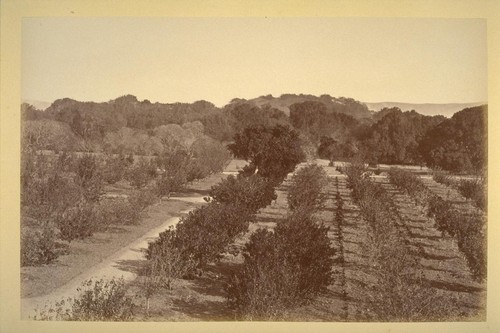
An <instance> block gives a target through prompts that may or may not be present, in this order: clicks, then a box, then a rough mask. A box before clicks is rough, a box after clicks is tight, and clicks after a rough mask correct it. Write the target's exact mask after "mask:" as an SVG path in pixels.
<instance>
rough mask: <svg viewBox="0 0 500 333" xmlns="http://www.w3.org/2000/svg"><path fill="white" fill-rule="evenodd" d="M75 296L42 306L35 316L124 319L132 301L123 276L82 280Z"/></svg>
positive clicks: (76, 319)
mask: <svg viewBox="0 0 500 333" xmlns="http://www.w3.org/2000/svg"><path fill="white" fill-rule="evenodd" d="M77 292H78V293H79V294H78V296H76V297H75V298H68V299H67V300H64V299H63V300H61V301H59V302H56V303H55V304H54V305H50V306H46V307H45V309H42V310H41V311H39V312H38V314H37V315H36V316H35V318H34V319H35V320H68V321H125V320H130V319H131V318H132V315H133V308H134V304H133V302H132V299H131V298H130V297H129V296H127V295H126V286H125V281H124V280H123V278H121V279H114V278H113V279H111V280H105V279H100V280H97V279H96V280H93V279H90V280H86V281H84V282H83V283H82V285H81V287H79V288H77Z"/></svg>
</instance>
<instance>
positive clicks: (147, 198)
mask: <svg viewBox="0 0 500 333" xmlns="http://www.w3.org/2000/svg"><path fill="white" fill-rule="evenodd" d="M157 201H158V196H157V195H156V193H154V192H153V191H150V190H140V191H135V192H133V193H132V194H130V195H129V197H128V203H129V204H130V206H131V207H134V208H135V209H138V210H139V211H141V210H144V209H145V208H146V207H148V206H150V205H152V204H154V203H155V202H157Z"/></svg>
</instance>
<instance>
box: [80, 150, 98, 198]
mask: <svg viewBox="0 0 500 333" xmlns="http://www.w3.org/2000/svg"><path fill="white" fill-rule="evenodd" d="M75 181H76V183H77V184H78V185H79V186H80V187H81V188H82V189H83V195H84V197H85V199H86V200H88V201H91V202H97V201H99V199H100V197H101V194H102V193H103V191H104V185H103V180H102V174H101V172H100V170H99V165H98V163H97V159H96V158H95V157H94V156H92V155H90V154H85V155H83V156H82V157H80V158H78V159H77V160H76V177H75Z"/></svg>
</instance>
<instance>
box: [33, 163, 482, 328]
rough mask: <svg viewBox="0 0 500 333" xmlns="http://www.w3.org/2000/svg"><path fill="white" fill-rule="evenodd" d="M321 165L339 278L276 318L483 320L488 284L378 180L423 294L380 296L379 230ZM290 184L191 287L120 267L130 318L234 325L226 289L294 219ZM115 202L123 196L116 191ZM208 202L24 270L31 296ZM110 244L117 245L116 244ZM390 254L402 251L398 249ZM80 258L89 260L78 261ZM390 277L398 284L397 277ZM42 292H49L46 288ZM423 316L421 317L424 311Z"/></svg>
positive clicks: (141, 264) (174, 209)
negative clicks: (282, 224)
mask: <svg viewBox="0 0 500 333" xmlns="http://www.w3.org/2000/svg"><path fill="white" fill-rule="evenodd" d="M317 163H318V164H319V165H321V166H322V168H323V169H324V170H325V171H326V174H327V176H328V182H327V184H326V186H324V188H323V194H324V195H325V197H326V201H325V204H324V206H323V207H321V208H320V209H319V210H318V211H317V212H316V213H315V214H314V215H315V218H316V220H317V221H318V222H320V223H323V224H324V225H326V226H327V227H328V228H329V231H328V238H329V239H330V244H331V246H332V247H333V248H334V250H335V254H334V264H333V266H332V275H333V279H332V283H331V284H330V285H329V286H328V287H327V290H326V291H325V292H323V293H321V294H320V295H319V296H317V297H315V298H313V299H310V300H309V302H308V303H307V304H306V305H302V306H299V307H295V308H291V309H289V310H287V311H286V312H285V314H284V315H282V316H281V317H280V318H279V319H278V320H285V321H330V322H339V321H348V322H352V321H386V320H395V319H394V318H399V317H394V316H392V317H391V313H387V311H386V312H384V313H382V312H381V310H380V308H379V307H380V304H389V303H391V304H392V303H394V304H396V303H397V302H401V301H402V302H403V303H404V302H406V305H408V307H409V308H410V310H409V311H410V312H411V311H413V312H417V316H416V317H415V318H418V319H417V320H421V321H454V320H460V321H481V320H484V319H485V313H486V311H485V310H486V308H485V301H486V290H485V283H481V282H477V281H476V280H474V278H473V276H472V275H471V272H470V270H469V268H468V266H467V262H466V259H465V258H464V255H463V254H462V253H461V252H460V251H459V249H458V246H457V243H456V240H454V239H453V238H451V237H449V236H445V235H442V234H441V232H440V231H438V230H437V229H436V227H435V224H434V221H433V220H432V219H430V218H428V217H427V216H426V212H425V209H424V208H423V207H421V206H419V205H418V204H416V203H415V200H414V199H413V198H412V197H410V196H409V195H407V194H404V193H402V192H401V191H400V190H398V189H397V188H396V187H395V186H394V185H393V184H391V183H390V182H389V180H388V178H387V177H386V176H375V177H371V181H372V182H373V183H375V184H380V185H381V186H382V188H383V189H384V191H385V192H386V193H387V194H388V198H390V203H389V204H390V207H391V210H392V212H393V213H394V216H395V217H396V218H395V221H396V222H395V229H396V231H395V235H397V237H399V241H400V243H398V244H402V246H404V247H406V248H408V249H409V257H408V260H409V261H411V267H412V269H413V270H414V271H415V272H418V276H419V278H418V279H419V281H418V285H419V286H420V287H421V289H417V295H413V296H412V295H410V296H411V299H410V298H409V299H401V296H400V295H392V294H390V293H389V294H388V293H386V294H383V293H381V291H380V288H379V287H380V286H379V284H380V282H381V280H380V278H381V276H385V275H383V274H382V275H381V272H380V268H378V267H379V266H380V265H379V266H377V263H376V262H375V261H374V259H373V258H374V256H375V254H374V253H373V251H374V250H376V249H378V248H380V247H381V246H382V247H383V245H384V244H375V243H374V242H375V241H374V239H375V238H374V235H373V230H372V227H373V226H371V225H370V223H368V222H367V220H365V218H364V217H363V214H362V210H361V209H360V206H359V205H358V204H357V203H356V202H355V201H354V199H353V191H352V189H350V188H349V187H348V179H347V177H346V176H345V175H344V174H341V173H340V172H338V171H336V170H335V168H334V167H331V166H327V164H326V163H325V161H321V160H319V161H317ZM303 166H304V165H302V167H303ZM231 167H233V169H237V168H236V167H234V166H231V165H230V166H229V167H228V169H231ZM228 169H226V170H228ZM220 179H221V175H215V176H212V177H210V178H208V179H205V180H202V181H200V182H199V183H197V184H194V185H192V186H190V187H189V189H188V190H187V191H186V193H185V194H184V195H185V196H189V197H193V196H196V195H197V196H203V195H206V194H207V193H208V189H209V188H210V186H211V185H213V184H215V183H216V182H217V181H220ZM422 179H423V180H424V183H425V185H426V186H427V187H428V188H429V189H430V190H431V191H433V192H434V193H437V194H438V195H443V196H447V198H451V195H454V197H453V198H454V200H455V201H456V202H457V203H459V204H462V206H464V207H466V208H464V209H473V208H471V207H472V206H471V205H470V204H468V203H466V202H465V201H464V200H463V198H462V199H461V197H460V195H459V194H458V193H456V191H455V193H453V192H452V191H453V190H452V189H448V188H446V187H444V186H443V185H441V184H437V183H435V182H434V181H432V180H429V179H427V178H422ZM290 186H291V175H289V176H288V177H287V179H286V180H285V181H284V182H283V183H282V184H281V185H279V186H278V187H277V188H276V193H277V199H276V200H275V201H274V202H273V203H271V204H270V205H269V206H267V207H265V208H264V209H261V210H260V212H259V213H258V214H257V217H256V219H255V221H254V222H251V223H250V226H249V228H248V231H247V232H246V233H245V234H244V235H242V236H240V237H238V238H237V239H236V241H235V242H234V243H233V244H231V245H230V246H229V248H228V251H227V252H226V253H224V254H223V257H222V259H221V260H220V261H218V262H216V263H211V264H209V265H208V267H206V268H205V269H204V270H203V271H202V272H201V271H200V272H199V274H198V275H197V276H195V277H193V278H191V279H172V281H171V283H170V284H169V285H168V286H155V287H153V288H152V285H151V281H150V280H148V277H147V276H146V275H145V274H144V268H145V267H146V260H145V259H144V258H143V257H140V258H137V259H134V260H129V261H127V262H126V263H123V264H122V265H121V266H120V267H119V269H120V270H121V271H123V272H124V273H133V274H135V275H136V276H137V277H136V278H135V279H134V280H133V281H132V282H130V283H129V284H128V287H127V294H128V295H130V296H132V297H133V302H134V304H135V307H134V315H133V320H143V321H229V320H235V319H236V320H237V319H238V317H237V313H236V311H235V309H232V308H231V307H230V306H229V305H228V304H229V303H228V302H227V292H226V286H227V284H228V283H229V282H230V277H231V276H232V274H233V273H234V272H237V271H239V270H241V267H242V265H243V262H244V258H243V256H242V251H243V250H244V247H245V244H247V243H248V242H249V240H250V236H251V235H252V234H253V233H254V232H255V231H257V230H258V229H259V228H266V229H274V228H275V227H276V225H277V223H279V221H280V220H282V219H283V218H284V217H285V216H286V215H287V214H289V206H288V202H287V195H288V189H289V188H290ZM449 193H452V194H449ZM116 194H120V193H119V191H118V193H116ZM202 204H203V203H186V202H183V201H181V200H169V201H166V202H162V203H159V204H157V205H155V206H152V207H151V208H150V209H149V211H148V216H147V217H145V218H144V219H143V222H141V223H140V224H139V226H132V227H130V230H128V229H127V230H123V234H105V233H103V234H96V235H95V236H94V237H92V238H90V239H89V240H86V241H78V242H75V243H74V244H73V245H72V253H70V255H68V256H64V257H61V260H59V261H58V262H57V263H55V264H53V265H50V266H43V267H40V268H30V269H29V270H28V269H26V270H25V271H24V272H23V274H24V275H23V277H24V279H25V281H24V282H23V292H24V295H25V297H34V296H39V295H42V294H43V293H41V292H39V293H37V292H36V291H40V290H43V291H44V293H49V292H50V291H51V289H54V288H56V287H57V286H58V285H60V284H61V283H63V282H64V281H65V279H66V280H69V279H71V277H72V276H75V275H78V274H79V273H81V272H82V271H84V270H85V267H89V266H90V265H92V264H95V263H97V262H99V261H100V260H104V258H105V257H106V256H107V255H109V254H111V253H113V251H116V250H117V249H119V248H120V247H123V246H124V245H127V244H128V243H127V242H130V239H129V238H133V237H135V236H136V235H137V234H139V233H144V231H145V229H147V228H152V227H154V226H155V225H159V223H160V221H164V220H165V219H166V218H168V217H169V216H179V211H181V210H185V209H187V208H193V207H199V206H200V205H202ZM134 228H135V229H134ZM143 229H144V230H143ZM113 237H114V238H115V239H112V238H113ZM90 247H92V249H95V251H94V250H93V251H94V253H95V254H93V255H89V254H88V251H89V248H90ZM392 250H393V251H396V252H397V251H399V250H400V249H392ZM82 258H83V259H85V260H86V261H82ZM78 260H80V261H82V265H79V266H78V265H77V266H76V267H72V265H70V263H71V262H75V261H78ZM73 266H74V265H73ZM36 270H40V272H37V271H36ZM44 270H45V271H44ZM44 272H45V273H44ZM54 272H57V273H56V274H55V273H54ZM382 273H383V272H382ZM401 274H403V273H401ZM396 275H397V274H396ZM35 276H36V277H37V279H35V278H34V277H35ZM50 276H52V277H53V281H52V282H51V283H52V284H51V283H49V282H48V281H49V280H50ZM54 277H55V278H54ZM389 277H390V278H394V276H392V277H391V276H389ZM396 278H397V276H396ZM382 282H383V281H382ZM42 285H44V286H45V287H44V288H41V287H40V286H42ZM405 292H406V293H408V291H402V294H403V295H407V294H405ZM410 293H411V291H410ZM419 293H421V295H420V294H419ZM398 297H399V298H398ZM426 297H427V298H426ZM428 301H431V302H439V303H437V305H438V306H439V307H440V312H439V313H436V314H435V315H434V316H432V317H425V313H427V312H426V311H427V310H426V309H425V306H427V305H428V304H427V303H425V302H428ZM412 302H415V307H416V308H415V309H411V308H412V306H411V305H412V304H411V303H412ZM417 302H419V303H418V306H422V304H424V305H423V308H418V307H417ZM426 304H427V305H426ZM428 306H430V305H428ZM419 311H421V313H418V312H419ZM418 315H420V316H418ZM412 318H413V317H412ZM399 320H404V319H399Z"/></svg>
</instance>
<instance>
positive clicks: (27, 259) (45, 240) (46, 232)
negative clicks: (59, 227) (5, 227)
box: [21, 225, 58, 266]
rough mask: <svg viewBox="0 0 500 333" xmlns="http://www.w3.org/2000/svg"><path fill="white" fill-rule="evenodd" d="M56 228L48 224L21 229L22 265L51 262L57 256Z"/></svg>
mask: <svg viewBox="0 0 500 333" xmlns="http://www.w3.org/2000/svg"><path fill="white" fill-rule="evenodd" d="M56 236H57V235H56V230H55V228H54V227H53V226H50V225H46V226H44V227H42V228H41V229H32V228H23V229H22V230H21V266H37V265H41V264H50V263H51V262H52V261H54V260H55V259H56V258H57V256H58V253H57V248H56Z"/></svg>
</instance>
